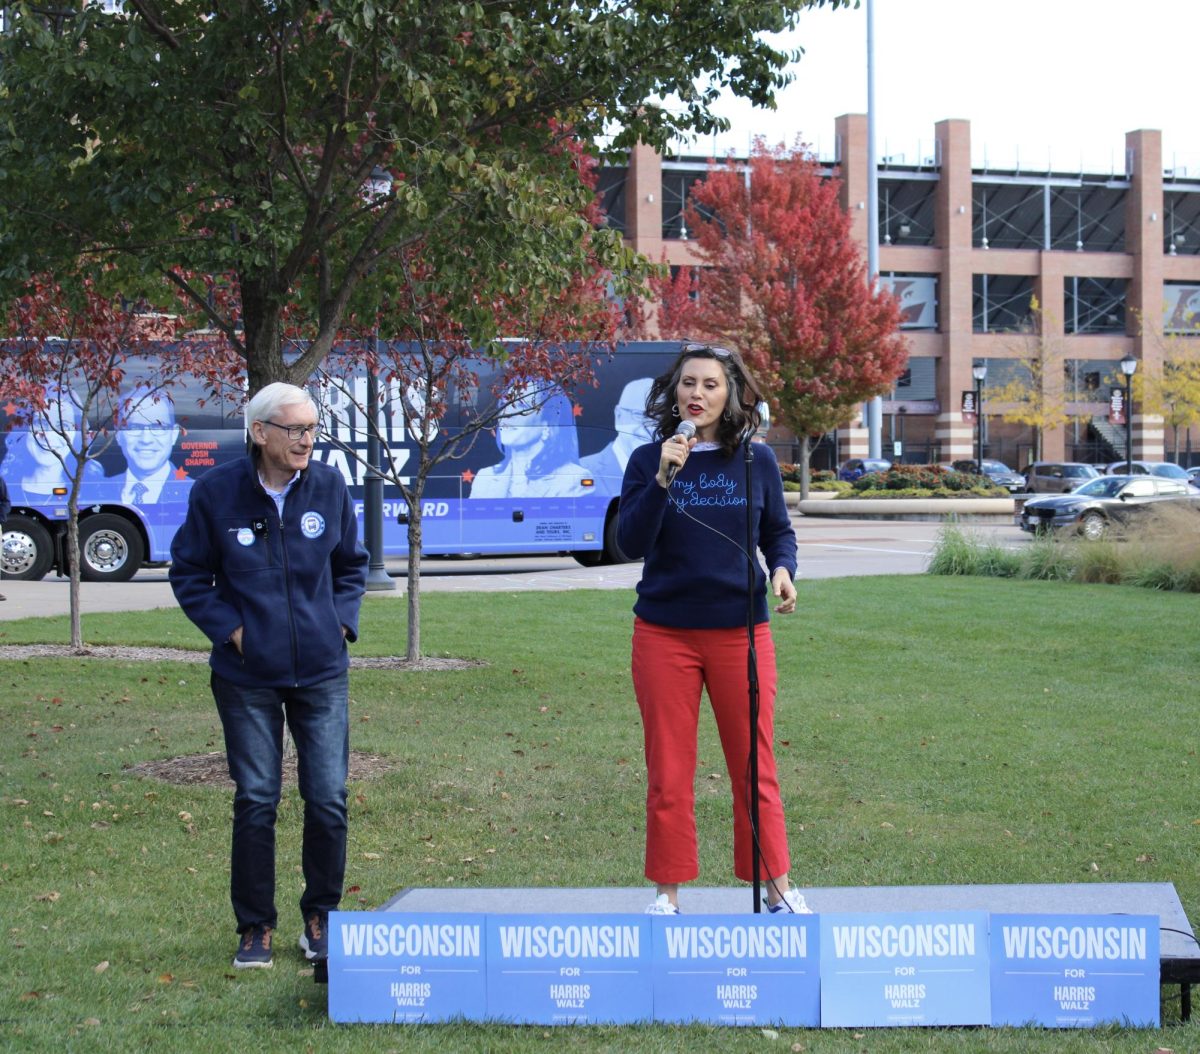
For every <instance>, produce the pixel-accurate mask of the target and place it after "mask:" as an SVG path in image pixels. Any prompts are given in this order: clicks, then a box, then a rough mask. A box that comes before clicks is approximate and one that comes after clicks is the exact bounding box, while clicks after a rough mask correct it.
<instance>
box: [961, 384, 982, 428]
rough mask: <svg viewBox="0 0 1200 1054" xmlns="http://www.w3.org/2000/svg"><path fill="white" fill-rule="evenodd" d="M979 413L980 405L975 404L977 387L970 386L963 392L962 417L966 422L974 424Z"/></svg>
mask: <svg viewBox="0 0 1200 1054" xmlns="http://www.w3.org/2000/svg"><path fill="white" fill-rule="evenodd" d="M978 414H979V407H978V406H976V405H975V389H974V388H968V389H967V390H966V391H965V392H963V393H962V419H963V421H964V422H965V423H967V424H969V425H973V424H974V423H975V420H976V418H977V416H978Z"/></svg>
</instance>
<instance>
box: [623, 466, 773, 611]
mask: <svg viewBox="0 0 1200 1054" xmlns="http://www.w3.org/2000/svg"><path fill="white" fill-rule="evenodd" d="M752 450H753V452H754V460H753V461H752V462H751V473H750V478H751V491H752V493H751V500H752V502H753V506H752V507H753V514H752V517H751V519H752V523H753V528H754V544H755V546H756V547H757V548H758V549H760V550H761V551H762V554H763V556H764V557H765V558H766V561H767V566H768V567H769V568H770V569H771V571H772V572H773V571H774V570H775V569H776V568H779V567H785V568H787V570H788V573H789V574H791V575H792V576H793V577H795V574H796V534H795V531H793V530H792V522H791V520H790V519H789V517H788V511H787V506H786V505H785V504H784V500H783V482H782V480H781V479H780V475H779V465H778V463H777V462H776V461H775V455H774V453H773V452H772V451H771V448H770V447H768V446H767V445H766V444H764V443H754V444H752ZM659 451H660V444H658V443H647V444H646V445H645V446H641V447H638V449H637V450H635V451H634V452H633V456H632V457H631V458H630V459H629V463H628V464H627V465H626V466H625V479H624V482H623V484H622V486H621V504H620V507H619V514H618V516H619V518H618V521H617V541H618V544H619V545H620V546H621V549H622V550H623V551H624V553H625V554H626V555H627V556H630V557H633V558H635V559H636V558H637V557H645V561H646V562H645V566H644V567H643V569H642V579H641V581H640V582H639V583H638V587H637V592H638V599H637V603H635V604H634V606H633V610H634V612H635V613H636V614H637V615H638V617H640V618H642V619H645V620H646V621H647V622H653V623H655V624H657V625H660V626H676V627H679V628H688V629H718V628H729V627H733V626H744V625H746V580H747V574H746V557H745V555H743V552H742V550H743V548H744V546H745V544H746V543H745V538H746V463H745V453H744V450H743V449H739V450H738V451H737V452H735V454H734V456H733V457H732V458H727V457H725V456H724V455H722V453H721V452H720V451H719V450H693V451H692V452H691V454H689V455H688V459H687V463H686V464H685V465H684V466H683V468H681V469H680V470H679V473H678V475H677V476H676V477H675V481H674V483H672V484H671V489H670V492H668V491H666V490H664V489H663V488H662V487H660V486H659V485H658V483H656V482H655V479H654V477H655V475H656V474H657V473H658V462H659ZM714 531H719V532H720V534H717V533H714ZM722 535H724V537H722ZM766 582H767V576H766V574H765V573H764V571H763V568H762V565H761V562H760V561H759V559H758V558H757V556H756V557H755V559H754V621H755V622H756V623H757V622H766V621H767V617H768V615H767V585H766Z"/></svg>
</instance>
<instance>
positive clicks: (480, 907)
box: [379, 882, 1200, 1020]
mask: <svg viewBox="0 0 1200 1054" xmlns="http://www.w3.org/2000/svg"><path fill="white" fill-rule="evenodd" d="M801 888H802V891H803V893H804V896H805V899H806V900H807V901H808V905H809V907H811V908H812V909H813V911H814V912H818V913H821V912H826V913H833V912H846V913H853V912H897V911H899V912H904V911H988V912H992V913H996V914H1006V913H1013V914H1034V915H1056V914H1074V915H1157V916H1158V917H1159V919H1160V926H1161V932H1160V935H1159V958H1160V983H1161V984H1164V985H1167V984H1178V985H1179V986H1180V1012H1181V1016H1182V1017H1183V1018H1184V1020H1187V1019H1188V1018H1189V1017H1190V1015H1191V985H1193V984H1196V983H1198V982H1200V943H1198V942H1197V940H1196V936H1195V934H1194V933H1193V930H1192V925H1191V923H1190V922H1189V921H1188V918H1187V915H1186V914H1185V912H1184V910H1183V905H1182V904H1181V903H1180V901H1179V895H1178V893H1176V892H1175V886H1174V885H1173V884H1172V883H1170V882H1080V883H1073V884H1065V885H1011V886H1005V885H991V886H846V887H835V888H815V889H809V888H806V887H801ZM653 899H654V896H653V890H652V889H651V888H650V887H647V886H642V887H636V888H603V887H602V888H596V889H559V888H547V889H536V888H514V889H429V888H412V889H405V890H402V891H401V892H400V893H397V894H396V896H394V897H392V899H391V900H389V901H388V902H387V903H386V904H383V905H382V906H381V907H380V908H379V910H380V911H397V912H405V913H410V912H412V913H416V912H474V913H479V914H543V915H553V914H592V913H599V914H604V913H607V912H612V913H630V914H640V913H642V912H644V911H645V910H646V906H647V905H648V904H649V903H650V902H651V900H653ZM679 901H680V906H681V908H682V909H683V911H684V912H685V913H687V914H688V915H740V914H749V913H751V911H752V910H753V905H752V902H751V892H750V888H749V887H730V888H725V887H704V886H685V887H684V888H683V889H682V890H681V891H680V895H679Z"/></svg>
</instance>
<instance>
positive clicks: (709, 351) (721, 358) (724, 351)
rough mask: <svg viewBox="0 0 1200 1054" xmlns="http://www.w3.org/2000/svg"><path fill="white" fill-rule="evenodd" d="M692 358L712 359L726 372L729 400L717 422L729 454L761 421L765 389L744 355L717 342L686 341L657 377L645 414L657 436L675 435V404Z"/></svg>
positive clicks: (677, 420)
mask: <svg viewBox="0 0 1200 1054" xmlns="http://www.w3.org/2000/svg"><path fill="white" fill-rule="evenodd" d="M689 359H712V360H713V361H714V362H718V363H720V365H721V368H722V369H723V370H724V371H725V383H726V385H727V386H728V388H729V400H728V402H726V404H725V412H724V413H723V414H722V415H721V418H720V420H719V421H718V423H717V442H718V444H719V445H720V447H721V452H722V453H723V454H724V455H725V456H726V457H729V456H731V455H732V454H733V452H734V451H735V450H737V448H738V445H739V444H740V443H741V442H742V440H743V439H745V438H746V436H747V435H750V434H753V432H754V430H755V429H757V428H758V426H759V425H760V424H761V423H762V415H761V414H760V413H759V411H758V404H759V403H760V402H762V401H763V398H764V397H763V393H762V389H761V388H760V387H759V386H758V382H757V381H756V380H755V379H754V377H753V376H752V375H751V373H750V371H749V370H748V369H746V364H745V363H744V362H742V357H741V356H740V355H739V354H738V353H737V352H736V351H732V350H731V349H729V348H722V347H718V346H717V345H715V344H692V343H687V344H684V345H683V346H682V347H681V348H680V349H679V356H678V358H676V359H675V362H674V364H673V365H672V366H671V368H670V369H669V370H667V372H666V373H664V374H662V375H661V376H659V377H655V378H654V383H653V384H652V385H651V386H650V394H649V395H648V396H646V417H647V418H649V419H650V420H651V421H653V422H654V437H655V439H657V440H659V441H662V440H664V439H667V438H669V437H670V436H673V435H674V434H675V429H676V428H677V427H679V407H678V406H676V405H675V390H676V389H677V388H678V387H679V378H680V377H681V376H682V375H683V367H684V364H685V363H686V362H687V361H688V360H689Z"/></svg>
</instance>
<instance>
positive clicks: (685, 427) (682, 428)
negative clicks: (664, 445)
mask: <svg viewBox="0 0 1200 1054" xmlns="http://www.w3.org/2000/svg"><path fill="white" fill-rule="evenodd" d="M675 434H676V435H677V436H683V438H684V440H688V439H691V438H692V436H694V435H695V434H696V426H695V425H694V424H692V422H691V421H680V422H679V427H678V428H676V429H675ZM678 471H679V466H678V465H671V466H669V467H668V468H667V488H668V489H670V486H671V484H672V483H674V482H675V473H676V472H678Z"/></svg>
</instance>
